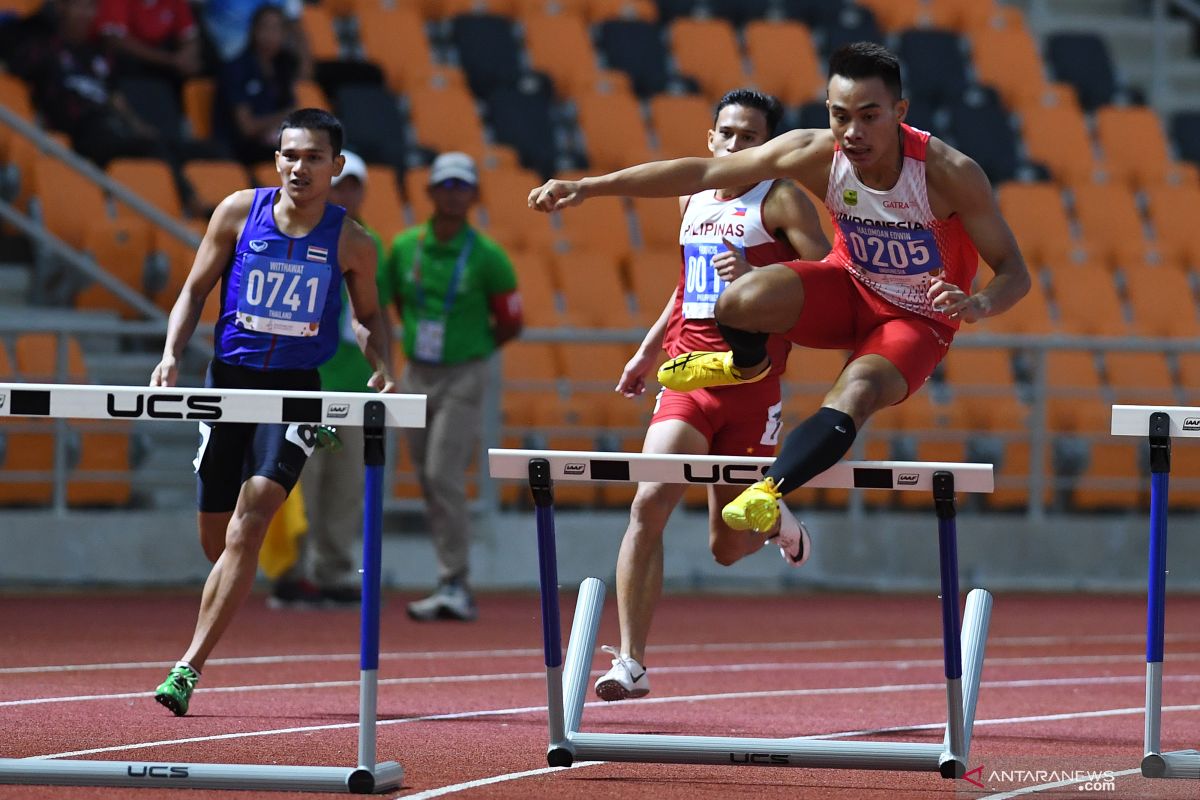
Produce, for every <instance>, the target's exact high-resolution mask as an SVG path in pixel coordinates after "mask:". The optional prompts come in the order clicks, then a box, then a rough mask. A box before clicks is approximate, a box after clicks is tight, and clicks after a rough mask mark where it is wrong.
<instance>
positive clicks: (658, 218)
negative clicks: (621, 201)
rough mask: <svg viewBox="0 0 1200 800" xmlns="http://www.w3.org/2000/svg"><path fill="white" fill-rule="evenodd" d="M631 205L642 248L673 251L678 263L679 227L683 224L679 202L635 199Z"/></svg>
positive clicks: (652, 198) (643, 198)
mask: <svg viewBox="0 0 1200 800" xmlns="http://www.w3.org/2000/svg"><path fill="white" fill-rule="evenodd" d="M631 205H632V207H633V217H634V221H635V222H636V223H637V231H638V239H639V241H640V243H641V247H642V248H643V249H650V250H673V252H674V253H675V255H676V261H678V254H679V227H680V223H681V222H682V215H681V214H680V211H679V200H678V199H676V198H674V197H634V198H632V199H631Z"/></svg>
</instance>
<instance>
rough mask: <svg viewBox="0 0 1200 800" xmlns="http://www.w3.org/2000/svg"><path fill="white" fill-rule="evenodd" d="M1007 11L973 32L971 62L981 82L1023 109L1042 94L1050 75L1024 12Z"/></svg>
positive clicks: (969, 35)
mask: <svg viewBox="0 0 1200 800" xmlns="http://www.w3.org/2000/svg"><path fill="white" fill-rule="evenodd" d="M1003 9H1004V13H998V14H996V15H994V16H992V17H990V18H989V20H988V22H987V24H983V25H979V26H976V27H974V28H972V29H971V30H969V32H968V34H967V35H968V37H969V39H970V42H971V59H972V61H973V63H974V65H975V71H976V74H977V77H978V80H979V82H980V83H984V84H987V85H989V86H993V87H995V89H996V90H997V91H998V92H1000V97H1001V98H1002V99H1003V100H1004V104H1005V105H1006V106H1008V107H1009V108H1015V109H1020V108H1023V107H1024V106H1025V105H1027V104H1029V103H1031V102H1036V101H1037V99H1038V98H1039V97H1040V96H1041V95H1042V93H1043V91H1044V90H1045V87H1046V75H1045V71H1044V69H1043V66H1042V57H1041V55H1040V54H1039V53H1038V47H1037V43H1036V42H1035V41H1034V38H1033V36H1032V35H1031V34H1030V33H1029V30H1028V29H1027V28H1026V27H1025V24H1024V18H1023V16H1022V15H1021V13H1020V10H1019V9H1016V8H1013V7H1012V6H1004V7H1003Z"/></svg>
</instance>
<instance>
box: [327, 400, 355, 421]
mask: <svg viewBox="0 0 1200 800" xmlns="http://www.w3.org/2000/svg"><path fill="white" fill-rule="evenodd" d="M325 416H327V417H329V418H330V419H345V418H346V417H348V416H350V404H349V403H330V404H329V408H327V409H326V410H325Z"/></svg>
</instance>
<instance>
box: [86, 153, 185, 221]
mask: <svg viewBox="0 0 1200 800" xmlns="http://www.w3.org/2000/svg"><path fill="white" fill-rule="evenodd" d="M105 171H106V172H107V173H108V177H110V178H112V179H113V180H114V181H116V182H117V183H120V184H122V185H124V186H125V187H127V188H128V189H130V190H131V191H133V193H134V194H136V195H138V197H141V198H142V199H143V200H145V201H146V202H148V203H150V204H151V205H152V206H154V207H155V208H157V209H158V210H159V211H162V212H164V213H166V214H168V215H169V216H172V217H174V218H176V219H179V218H180V217H181V216H182V215H183V205H182V204H181V203H180V200H179V192H178V191H177V190H176V188H175V180H174V179H173V178H172V177H171V169H170V167H168V166H167V165H166V162H164V161H160V160H158V159H157V158H114V159H113V160H112V161H110V162H108V166H107V167H106V169H105ZM114 202H115V204H116V207H117V216H118V217H119V218H129V217H140V216H141V215H140V214H138V213H137V212H136V211H134V210H133V209H132V208H130V207H129V206H127V205H125V204H124V203H120V202H116V201H115V199H114Z"/></svg>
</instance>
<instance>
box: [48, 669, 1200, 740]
mask: <svg viewBox="0 0 1200 800" xmlns="http://www.w3.org/2000/svg"><path fill="white" fill-rule="evenodd" d="M1163 679H1164V680H1166V681H1183V682H1200V675H1178V676H1164V678H1163ZM1143 680H1144V678H1142V677H1141V676H1128V677H1126V676H1097V677H1093V678H1053V679H1039V680H1032V679H1031V680H1017V681H984V682H983V687H981V691H982V690H983V688H987V689H1000V688H1019V689H1026V688H1037V687H1043V686H1064V685H1065V686H1073V685H1081V684H1088V685H1105V684H1117V683H1133V682H1139V683H1140V682H1141V681H1143ZM244 688H246V689H250V688H253V687H244ZM945 690H946V684H945V683H910V684H879V685H875V686H850V687H837V688H831V689H778V690H763V691H755V692H726V693H721V694H690V695H672V696H669V697H644V698H641V699H639V700H638V705H666V704H672V703H696V702H715V701H721V700H746V699H757V698H778V697H814V696H840V695H846V694H893V693H897V692H916V691H938V692H944V691H945ZM197 691H198V692H199V691H200V690H197ZM205 691H210V692H211V691H218V690H213V689H208V690H205ZM147 696H148V695H147ZM584 707H585V708H589V709H604V708H607V709H614V708H620V705H618V704H614V703H605V702H602V701H591V702H586V703H584ZM1169 708H1170V710H1172V711H1183V710H1192V709H1194V708H1196V707H1195V706H1170V707H1169ZM1125 710H1127V709H1121V710H1120V711H1125ZM1134 710H1135V711H1144V710H1145V709H1134ZM1163 710H1164V711H1166V710H1168V707H1164V708H1163ZM545 712H546V707H545V706H522V707H515V708H502V709H490V710H483V711H456V712H447V713H444V714H430V715H424V716H419V717H405V718H403V719H387V720H379V721H378V723H377V724H378V725H379V726H380V727H382V726H385V725H404V724H408V723H411V722H430V721H438V720H450V719H473V718H477V717H491V716H504V715H519V714H530V713H545ZM1077 713H1079V714H1096V713H1097V712H1077ZM1106 713H1107V712H1106ZM1073 718H1074V717H1063V719H1073ZM1012 719H1014V720H1019V719H1023V718H1020V717H1016V718H1012ZM975 724H977V725H980V724H985V723H982V722H978V721H977V722H976V723H975ZM1005 724H1007V723H1005ZM357 727H358V723H357V722H341V723H331V724H328V725H310V726H304V727H297V728H281V729H271V730H265V731H248V732H238V733H223V734H214V735H212V736H202V737H198V738H191V739H176V740H165V741H157V742H141V743H133V744H124V745H112V746H109V747H100V748H94V749H89V750H74V751H70V752H66V753H55V754H53V755H45V756H29V758H67V757H75V756H82V755H94V754H96V753H112V752H120V751H123V750H137V749H142V748H147V747H159V746H164V745H172V744H183V743H191V742H204V741H215V740H220V739H238V738H243V737H254V736H273V735H277V734H289V733H310V732H313V731H330V730H342V729H347V728H357ZM833 735H834V736H837V735H838V734H833ZM845 735H848V736H854V735H862V734H861V733H859V732H854V731H852V732H849V733H847V734H845ZM802 738H804V737H802ZM806 738H820V737H817V736H808V737H806Z"/></svg>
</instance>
